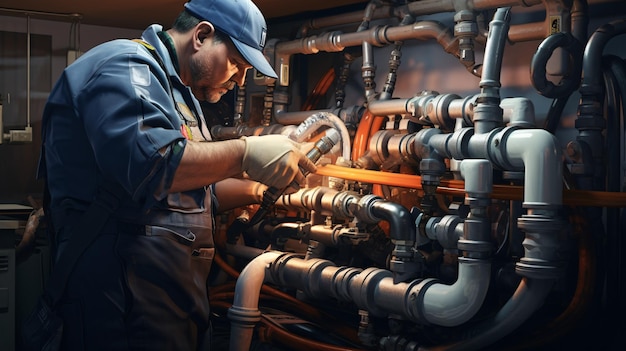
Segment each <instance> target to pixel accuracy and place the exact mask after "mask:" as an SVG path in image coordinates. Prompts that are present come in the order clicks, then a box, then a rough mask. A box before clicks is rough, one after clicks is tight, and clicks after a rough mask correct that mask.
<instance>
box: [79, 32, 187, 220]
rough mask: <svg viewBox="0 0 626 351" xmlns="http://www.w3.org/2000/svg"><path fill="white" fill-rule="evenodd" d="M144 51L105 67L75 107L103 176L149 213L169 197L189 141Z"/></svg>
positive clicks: (88, 83)
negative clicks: (123, 189)
mask: <svg viewBox="0 0 626 351" xmlns="http://www.w3.org/2000/svg"><path fill="white" fill-rule="evenodd" d="M131 45H132V44H131ZM141 50H143V48H141V47H138V48H137V52H136V53H128V54H122V55H119V54H118V55H113V56H110V57H108V58H107V59H106V61H103V62H100V65H99V68H97V69H96V70H95V71H94V73H93V74H92V75H91V77H90V78H89V79H88V80H87V81H85V84H84V86H83V87H82V88H81V89H80V92H79V94H78V95H77V96H76V100H75V106H76V109H77V111H76V112H77V115H78V116H82V118H83V122H84V128H85V133H86V136H87V138H88V140H89V143H90V145H91V148H92V150H93V154H94V157H95V162H96V164H97V166H98V168H99V169H100V170H101V172H102V175H103V176H104V177H105V178H111V179H114V180H115V181H117V182H118V183H119V184H121V185H122V187H124V188H125V189H126V190H127V191H128V192H129V194H131V196H132V198H133V200H134V201H137V202H139V203H143V205H144V208H148V207H150V206H152V204H154V202H156V201H160V200H161V199H163V198H164V197H165V196H166V195H167V191H168V189H169V188H170V186H171V183H172V179H173V176H174V173H175V171H176V168H177V167H178V165H179V163H180V160H181V157H182V153H183V150H184V147H185V143H186V140H185V138H184V137H183V135H182V133H181V132H180V118H179V116H178V113H177V111H176V107H175V105H174V102H173V101H172V98H171V96H170V92H169V83H168V80H167V78H166V76H165V74H164V73H163V71H162V70H161V68H160V66H159V65H158V63H157V62H156V61H155V60H154V59H153V58H152V57H150V56H149V54H148V53H143V52H142V51H141Z"/></svg>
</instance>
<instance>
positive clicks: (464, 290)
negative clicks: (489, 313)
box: [409, 257, 491, 327]
mask: <svg viewBox="0 0 626 351" xmlns="http://www.w3.org/2000/svg"><path fill="white" fill-rule="evenodd" d="M490 275H491V262H489V261H486V260H471V259H465V258H462V257H461V258H459V273H458V278H457V280H456V282H454V284H452V285H446V284H440V283H437V284H432V285H429V286H427V287H426V290H425V292H424V295H423V298H422V299H421V300H422V301H419V302H418V305H419V304H420V303H421V305H422V306H421V308H420V309H421V310H422V314H423V316H424V319H425V320H426V321H428V322H429V323H432V324H436V325H442V326H444V327H454V326H457V325H461V324H463V323H465V322H467V321H468V320H469V319H470V318H472V317H473V316H474V315H475V314H476V312H478V310H479V309H480V306H481V305H482V302H483V301H484V300H485V296H487V290H488V289H489V280H490ZM421 288H422V287H421V286H418V287H416V288H415V289H416V290H421ZM409 294H410V293H409Z"/></svg>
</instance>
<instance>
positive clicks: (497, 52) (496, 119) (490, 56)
mask: <svg viewBox="0 0 626 351" xmlns="http://www.w3.org/2000/svg"><path fill="white" fill-rule="evenodd" d="M510 11H511V9H510V8H508V7H507V8H499V9H498V10H496V14H495V15H494V17H493V20H491V22H489V37H488V40H487V46H486V47H485V59H484V60H483V69H482V75H481V80H480V83H479V86H480V94H479V95H478V97H477V98H476V107H475V108H474V119H473V120H474V128H475V133H476V134H483V133H487V132H489V131H491V130H493V129H494V128H496V127H499V126H501V125H502V109H501V108H500V106H499V104H500V86H501V84H500V71H501V69H502V57H503V56H504V46H505V43H506V37H507V33H508V29H509V22H510V21H511V14H510Z"/></svg>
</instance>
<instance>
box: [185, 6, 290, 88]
mask: <svg viewBox="0 0 626 351" xmlns="http://www.w3.org/2000/svg"><path fill="white" fill-rule="evenodd" d="M185 9H187V11H189V12H190V13H191V14H192V15H194V16H196V17H198V18H200V19H202V20H205V21H209V22H211V23H213V25H214V26H215V27H216V28H217V29H219V30H220V31H222V32H224V33H226V34H228V36H229V37H230V39H232V41H233V43H234V44H235V46H236V47H237V50H239V53H241V55H242V56H243V57H244V58H245V59H246V61H248V63H250V64H251V65H252V67H254V68H256V69H257V71H259V72H261V73H262V74H264V75H266V76H268V77H272V78H278V75H276V72H275V71H274V69H273V68H272V66H271V65H270V64H269V62H268V61H267V58H265V56H264V55H263V47H264V46H265V40H266V39H267V25H266V23H265V18H264V17H263V14H262V13H261V10H259V8H258V7H257V6H256V5H255V4H254V3H253V2H252V1H251V0H190V1H189V2H187V3H185Z"/></svg>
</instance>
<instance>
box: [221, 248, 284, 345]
mask: <svg viewBox="0 0 626 351" xmlns="http://www.w3.org/2000/svg"><path fill="white" fill-rule="evenodd" d="M282 254H283V253H281V252H275V251H271V252H266V253H264V254H262V255H260V256H257V257H256V258H255V259H253V260H252V261H250V263H248V265H247V266H246V267H245V268H244V269H243V270H242V271H241V274H240V275H239V278H237V283H236V285H235V298H234V300H233V305H232V307H231V308H230V309H229V311H228V317H229V318H230V320H231V331H230V350H231V351H248V350H249V349H250V344H251V343H252V335H253V334H254V328H253V325H254V319H255V317H256V316H258V318H260V311H259V296H260V294H261V286H262V285H263V282H264V281H265V269H266V268H267V266H268V265H269V264H270V263H271V262H273V261H274V260H275V259H276V258H278V257H279V256H280V255H282ZM246 318H247V319H248V320H246Z"/></svg>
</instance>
